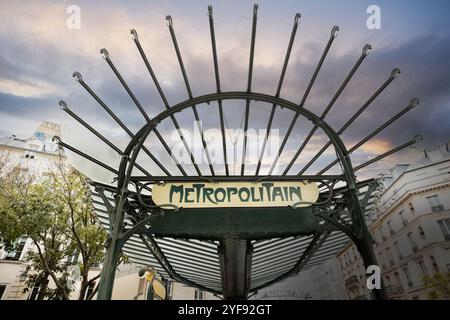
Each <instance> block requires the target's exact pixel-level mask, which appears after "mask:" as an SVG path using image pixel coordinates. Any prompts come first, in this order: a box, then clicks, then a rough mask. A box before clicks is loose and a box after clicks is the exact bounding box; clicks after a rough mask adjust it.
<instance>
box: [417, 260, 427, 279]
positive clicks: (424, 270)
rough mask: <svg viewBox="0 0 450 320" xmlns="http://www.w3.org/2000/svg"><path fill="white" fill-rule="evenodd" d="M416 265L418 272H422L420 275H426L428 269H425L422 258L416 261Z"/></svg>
mask: <svg viewBox="0 0 450 320" xmlns="http://www.w3.org/2000/svg"><path fill="white" fill-rule="evenodd" d="M417 265H418V266H419V269H420V272H421V273H422V275H424V276H426V277H427V276H428V271H427V267H426V266H425V263H423V261H422V260H419V261H417Z"/></svg>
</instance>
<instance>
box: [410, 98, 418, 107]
mask: <svg viewBox="0 0 450 320" xmlns="http://www.w3.org/2000/svg"><path fill="white" fill-rule="evenodd" d="M419 104H420V100H419V99H418V98H412V99H411V100H410V101H409V105H410V106H411V107H417V106H418V105H419Z"/></svg>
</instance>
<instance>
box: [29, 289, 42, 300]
mask: <svg viewBox="0 0 450 320" xmlns="http://www.w3.org/2000/svg"><path fill="white" fill-rule="evenodd" d="M40 288H41V287H40V286H34V287H33V290H31V293H30V296H29V297H28V300H36V298H37V296H38V294H39V289H40Z"/></svg>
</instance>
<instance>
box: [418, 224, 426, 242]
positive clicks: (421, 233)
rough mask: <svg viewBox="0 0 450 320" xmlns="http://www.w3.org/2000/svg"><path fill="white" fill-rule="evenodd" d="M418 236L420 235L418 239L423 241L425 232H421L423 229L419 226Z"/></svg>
mask: <svg viewBox="0 0 450 320" xmlns="http://www.w3.org/2000/svg"><path fill="white" fill-rule="evenodd" d="M418 229H419V234H420V237H421V238H422V239H423V240H425V238H426V237H425V231H423V228H422V227H421V226H419V228H418Z"/></svg>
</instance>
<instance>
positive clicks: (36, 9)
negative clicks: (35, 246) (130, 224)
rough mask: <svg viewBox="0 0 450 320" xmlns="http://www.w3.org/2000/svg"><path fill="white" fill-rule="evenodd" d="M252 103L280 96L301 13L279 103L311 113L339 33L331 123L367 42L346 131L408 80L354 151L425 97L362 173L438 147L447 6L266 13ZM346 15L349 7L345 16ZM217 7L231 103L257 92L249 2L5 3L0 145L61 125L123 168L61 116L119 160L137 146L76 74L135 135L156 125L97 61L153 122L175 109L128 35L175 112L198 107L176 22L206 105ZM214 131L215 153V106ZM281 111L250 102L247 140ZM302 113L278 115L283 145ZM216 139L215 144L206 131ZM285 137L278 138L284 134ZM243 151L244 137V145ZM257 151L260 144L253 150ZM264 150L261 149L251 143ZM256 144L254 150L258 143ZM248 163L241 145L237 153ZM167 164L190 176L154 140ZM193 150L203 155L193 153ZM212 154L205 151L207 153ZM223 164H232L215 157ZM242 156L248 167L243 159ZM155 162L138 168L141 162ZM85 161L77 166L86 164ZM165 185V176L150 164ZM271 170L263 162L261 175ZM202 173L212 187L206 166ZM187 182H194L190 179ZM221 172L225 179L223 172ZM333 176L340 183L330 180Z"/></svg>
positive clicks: (446, 98) (350, 136)
mask: <svg viewBox="0 0 450 320" xmlns="http://www.w3.org/2000/svg"><path fill="white" fill-rule="evenodd" d="M258 3H259V11H258V26H257V31H256V46H255V61H254V70H253V82H252V91H255V92H263V93H267V94H275V91H276V87H277V82H278V79H279V75H280V70H281V67H282V63H283V58H284V55H285V52H286V48H287V44H288V41H289V36H290V33H291V29H292V24H293V20H294V16H295V13H297V12H299V13H301V14H302V17H301V21H300V25H299V28H298V32H297V36H296V39H295V43H294V45H293V49H292V54H291V59H290V62H289V66H288V69H287V73H286V77H285V79H284V83H283V88H282V90H281V94H280V96H281V97H283V98H285V99H288V100H291V101H293V102H296V103H299V102H300V100H301V98H302V96H303V93H304V91H305V88H306V86H307V84H308V81H309V79H310V78H311V75H312V73H313V71H314V68H315V66H316V64H317V62H318V60H319V58H320V55H321V54H322V51H323V49H324V47H325V45H326V43H327V41H328V39H329V35H330V30H331V28H332V26H333V25H338V26H339V27H340V31H339V32H338V36H337V38H336V39H335V41H334V43H333V45H332V47H331V50H330V52H329V55H328V57H327V59H326V60H325V63H324V65H323V68H322V70H321V72H320V74H319V76H318V78H317V80H316V83H315V85H314V87H313V89H312V91H311V93H310V94H309V96H308V99H307V101H306V103H305V108H307V109H309V110H311V111H313V112H315V113H316V114H318V115H320V114H321V113H322V111H323V110H324V108H325V106H326V105H327V104H328V102H329V101H330V100H331V98H332V97H333V95H334V94H335V92H336V90H337V89H338V87H339V85H340V84H341V83H342V81H343V80H344V78H345V77H346V75H347V74H348V72H349V71H350V70H351V68H352V67H353V65H354V64H355V62H356V61H357V59H358V58H359V56H360V55H361V49H362V47H363V46H364V45H365V44H366V43H370V44H371V45H372V46H373V50H371V51H370V54H369V56H368V57H367V58H366V59H365V60H364V62H363V64H362V65H361V66H360V68H359V69H358V71H357V72H356V74H355V76H354V78H353V79H352V81H351V82H350V83H349V84H348V86H347V87H346V88H345V90H344V92H343V93H342V94H341V96H340V97H339V99H338V100H337V101H336V103H335V104H334V106H333V108H332V109H331V111H330V113H329V114H328V115H327V117H326V120H328V121H329V123H330V124H331V125H332V126H333V128H334V129H336V130H338V129H339V128H340V127H341V126H342V125H343V124H344V123H345V122H346V121H347V120H348V119H349V118H350V117H351V115H352V113H353V112H355V111H356V110H357V109H358V108H359V107H360V106H362V105H363V104H364V102H365V101H366V100H367V99H368V98H369V97H370V96H371V94H372V93H373V92H375V91H376V90H377V89H378V88H379V87H380V86H381V84H382V83H383V82H384V81H385V80H386V79H387V78H388V76H389V74H390V72H391V70H392V69H394V68H396V67H398V68H400V69H401V75H400V77H399V78H398V79H396V80H395V81H394V82H393V83H392V84H391V85H390V86H389V87H388V88H387V89H386V90H385V91H384V92H383V93H382V95H380V96H379V97H378V98H377V99H376V100H375V102H374V103H372V104H371V105H370V106H369V107H368V109H367V110H366V111H365V112H364V113H363V114H362V115H361V116H360V117H359V118H358V119H357V120H356V121H355V122H354V123H353V124H352V126H351V127H350V128H348V129H347V130H346V131H345V133H344V134H343V135H342V138H343V140H344V142H345V143H346V145H347V147H348V148H350V147H351V146H352V145H354V144H355V143H357V142H358V141H359V140H360V139H362V138H363V137H365V136H366V135H367V134H368V133H370V132H371V131H373V130H374V129H376V128H377V127H378V126H379V125H381V124H382V123H383V122H384V121H387V120H388V119H389V118H390V117H391V116H392V115H394V114H395V113H397V112H399V111H400V110H401V109H402V108H404V107H405V106H407V105H408V103H409V100H410V99H411V98H413V97H417V98H419V99H420V101H421V104H420V106H419V107H418V108H416V109H414V110H413V111H412V112H410V113H408V114H406V115H405V116H403V117H402V118H401V119H400V121H398V122H397V123H395V124H394V125H392V126H390V127H389V128H388V129H387V130H385V131H383V132H382V133H381V134H379V135H377V136H376V137H375V138H374V139H373V140H371V141H370V142H368V143H366V144H364V145H363V146H362V147H361V148H360V149H359V150H358V151H355V152H354V153H353V155H352V160H353V162H354V164H355V165H357V164H359V163H362V162H364V161H366V160H367V159H370V158H372V157H374V156H376V155H378V154H380V153H383V152H385V151H387V150H389V149H391V148H392V147H395V146H397V145H400V144H402V143H404V142H406V141H408V140H410V139H411V138H412V137H413V136H414V135H415V134H421V135H422V136H423V138H424V140H423V142H422V143H420V144H418V147H419V148H425V147H432V146H435V145H438V144H441V143H444V142H446V141H448V139H449V138H450V125H449V123H450V90H449V89H450V80H449V79H450V77H449V76H448V71H449V70H450V60H449V59H448V57H449V56H450V20H449V19H448V17H447V14H448V12H449V11H450V10H449V9H450V3H449V2H448V1H445V0H442V1H438V0H435V1H395V2H394V1H370V2H366V1H345V2H343V1H341V2H337V1H259V2H258ZM343 3H345V4H343ZM208 4H212V5H213V8H214V22H215V29H216V40H217V49H218V56H219V68H220V74H221V83H222V90H223V91H228V90H242V91H244V90H246V85H247V74H248V55H249V48H250V35H251V25H252V6H253V2H250V1H212V0H210V1H195V2H194V1H127V2H124V1H97V2H95V3H93V2H92V1H39V2H36V1H20V2H19V1H16V2H13V1H2V2H1V4H0V43H1V50H0V118H1V120H2V121H1V126H0V137H3V136H6V135H11V134H15V135H16V136H18V137H29V136H30V135H31V134H32V132H33V130H34V129H35V128H36V127H37V126H38V125H39V123H40V122H41V121H42V120H48V121H53V122H56V123H59V124H61V125H62V128H63V134H62V135H63V139H64V140H66V141H68V142H70V143H71V144H73V145H75V146H77V147H79V148H80V149H81V150H83V151H86V152H89V153H90V154H92V155H94V156H95V157H97V158H99V159H101V160H102V161H104V162H106V163H110V164H112V165H116V164H117V161H118V156H117V155H116V154H115V153H114V151H112V150H111V149H110V148H108V147H107V146H103V145H102V142H101V141H100V140H98V139H97V138H95V136H93V135H92V134H90V133H89V132H88V131H87V130H85V129H84V128H83V127H81V126H80V125H77V123H76V122H75V121H74V120H73V119H71V117H70V116H68V115H67V114H66V113H65V112H63V111H62V110H61V108H59V106H58V101H59V100H60V99H63V100H65V101H67V103H68V105H69V107H70V108H71V110H73V111H74V112H76V113H77V114H78V115H80V116H81V117H82V118H83V119H85V120H86V121H87V122H88V123H89V124H91V125H94V126H95V127H96V128H97V129H98V131H99V132H101V133H102V134H103V135H104V136H105V137H107V138H108V139H110V140H111V141H112V142H113V143H114V144H116V145H117V146H118V147H119V148H124V147H125V145H126V142H127V141H128V140H129V137H128V136H127V135H126V134H125V133H124V132H123V130H122V129H121V128H120V127H119V126H118V125H117V124H116V123H115V122H114V120H113V119H112V118H110V117H109V116H108V115H107V114H106V113H105V111H104V110H102V109H101V107H100V106H99V105H98V104H97V103H96V102H95V101H94V100H93V99H92V97H90V96H89V94H88V93H87V92H86V91H85V90H84V89H83V88H82V87H81V86H80V85H79V84H78V83H77V82H76V81H74V79H73V78H72V73H73V72H74V71H75V70H77V71H79V72H80V73H81V74H82V75H83V79H84V80H85V81H86V83H87V84H88V85H89V86H90V87H91V88H92V89H93V90H94V91H95V92H96V93H97V94H98V96H99V97H101V99H103V101H104V102H105V103H106V104H107V105H108V106H109V107H110V108H111V109H112V110H113V111H114V112H115V113H116V114H117V115H118V116H119V117H120V119H121V120H122V121H123V122H124V123H126V125H127V126H129V128H130V129H131V130H132V131H133V132H136V131H137V130H138V129H139V128H140V127H141V126H142V125H143V124H144V121H145V120H144V118H143V116H142V114H141V113H140V112H139V110H138V109H137V107H136V106H135V105H134V103H133V101H132V100H131V99H130V97H129V96H128V95H127V93H126V91H125V90H124V89H123V87H122V86H121V84H120V82H119V81H118V80H117V78H116V77H115V75H114V74H113V72H112V71H111V69H110V68H109V66H108V65H107V63H106V61H105V60H104V59H102V56H101V55H100V53H99V50H100V49H101V48H106V49H107V50H108V51H109V54H110V57H111V60H112V61H113V63H114V64H115V66H116V67H117V69H118V70H119V72H120V73H121V74H122V76H123V78H124V79H125V80H126V81H127V83H128V84H129V86H130V88H131V90H132V91H133V92H134V94H135V95H136V97H137V98H138V99H139V101H140V102H141V104H142V106H143V107H144V109H145V111H146V112H147V113H148V115H149V116H150V117H153V116H155V115H157V114H158V113H159V112H161V111H162V110H163V109H164V105H163V104H162V100H161V98H160V97H159V95H158V93H157V91H156V89H155V87H154V85H153V83H152V80H151V78H150V76H149V74H148V72H147V70H146V68H145V65H144V63H143V61H142V59H141V57H140V55H139V52H138V51H137V49H136V46H135V44H134V43H133V41H132V38H131V36H130V29H133V28H134V29H136V30H137V32H138V34H139V40H140V42H141V44H142V47H143V48H144V50H145V52H146V54H147V56H148V58H149V60H150V63H151V64H152V66H153V68H154V71H155V73H156V75H157V77H158V79H159V81H160V83H161V86H162V88H163V90H164V92H165V94H166V96H167V99H168V101H169V103H170V104H171V105H175V104H176V103H179V102H181V101H183V100H185V99H187V98H188V96H187V92H186V88H185V86H184V82H183V78H182V75H181V72H180V69H179V65H178V62H177V59H176V55H175V51H174V48H173V44H172V42H171V38H170V34H169V31H168V28H167V25H166V22H165V16H166V15H167V14H170V15H172V18H173V21H174V28H175V32H176V35H177V38H178V42H179V46H180V50H181V53H182V55H183V58H184V63H185V65H186V70H187V74H188V77H189V81H190V83H191V86H192V91H193V94H194V96H198V95H202V94H206V93H211V92H214V91H215V89H216V88H215V81H214V69H213V64H212V54H211V44H210V34H209V25H208V17H207V5H208ZM371 4H375V5H378V6H379V8H380V10H381V29H379V30H370V29H369V28H367V26H366V20H367V18H368V17H369V14H368V13H367V12H366V10H367V7H368V6H369V5H371ZM71 5H76V6H78V7H79V8H80V18H81V20H80V28H79V29H70V28H68V27H67V20H68V19H69V18H70V13H67V8H68V7H69V6H71ZM244 106H245V103H244V102H239V101H230V102H227V103H224V108H225V118H226V121H227V127H228V128H229V129H230V130H229V135H228V137H227V141H228V145H229V150H228V151H227V153H228V154H229V157H232V155H233V153H232V148H231V147H230V146H232V142H233V141H234V140H233V139H234V138H235V137H234V136H233V129H234V130H236V129H239V128H241V127H242V119H243V112H244ZM197 107H198V112H199V114H200V118H201V119H202V120H203V127H204V129H205V130H206V131H207V133H209V135H207V138H208V141H209V142H210V143H211V145H212V147H213V146H214V145H218V146H221V144H220V143H221V142H220V141H221V140H220V139H219V140H217V139H214V138H215V137H217V136H218V135H217V130H216V131H214V129H215V128H216V129H217V128H219V127H220V125H219V117H218V112H217V105H216V104H211V105H209V106H208V105H199V106H197ZM271 107H272V106H271V105H268V104H264V103H256V102H254V103H252V104H251V106H250V120H249V127H250V128H252V129H255V130H256V131H255V132H258V131H257V130H258V129H264V128H266V126H267V121H268V117H269V113H270V109H271ZM293 115H294V113H293V112H292V111H289V110H280V109H279V108H278V109H277V112H276V114H275V118H274V124H273V128H275V129H278V130H279V136H280V138H281V139H282V137H283V135H284V133H285V132H286V129H287V127H288V126H289V123H290V122H291V120H292V118H293ZM177 118H178V119H179V122H180V125H181V126H182V127H183V128H185V129H186V130H187V132H190V133H192V131H193V129H194V126H195V124H194V122H193V121H194V117H193V113H192V110H191V109H189V110H185V111H183V112H182V113H180V114H177ZM311 128H312V125H311V124H310V123H309V122H308V121H306V119H302V118H300V119H299V120H298V121H297V123H296V125H295V127H294V130H293V132H292V137H291V138H290V139H289V141H288V143H287V145H286V148H285V150H284V152H283V154H282V156H281V158H280V161H279V162H280V168H279V169H278V170H279V171H278V172H279V173H280V172H282V171H283V166H284V167H285V166H286V164H287V163H289V162H290V160H291V158H292V155H293V154H295V151H296V148H298V146H299V145H300V144H301V142H302V141H303V139H304V137H305V136H306V135H307V134H308V132H309V130H310V129H311ZM173 129H174V126H173V124H172V123H171V121H170V120H167V121H164V122H163V123H162V124H161V129H160V131H161V133H162V134H163V135H164V136H165V137H166V139H167V140H168V141H169V142H170V144H171V146H172V147H175V146H176V144H177V142H179V141H177V139H176V136H174V135H173ZM208 130H209V131H208ZM274 134H275V133H274ZM237 137H238V140H239V138H241V136H237ZM250 139H251V140H252V139H254V140H255V139H256V134H255V136H254V137H253V136H252V137H251V138H250ZM252 141H253V140H252ZM255 141H256V140H255ZM326 142H327V139H326V137H325V136H324V135H323V134H322V132H320V131H317V134H316V135H314V136H313V138H312V139H311V143H310V144H309V145H308V147H307V148H306V149H305V151H304V152H303V153H302V154H301V156H300V157H299V159H298V160H297V162H296V165H294V167H293V168H292V170H291V171H290V173H291V174H294V173H297V172H298V171H299V170H300V169H301V168H302V164H305V163H307V162H308V161H309V159H310V158H311V157H312V156H313V155H314V153H315V152H316V151H317V150H318V149H320V148H321V147H322V146H323V144H324V143H326ZM236 143H237V148H236V149H237V150H240V148H239V147H240V146H241V145H242V142H239V141H237V140H236ZM146 145H147V146H148V148H149V149H151V150H152V152H153V153H155V155H157V157H158V158H159V159H161V161H162V162H164V163H165V164H167V166H168V167H169V168H170V169H171V170H173V172H174V173H178V172H177V169H176V168H175V166H174V165H173V164H171V163H170V158H169V156H168V155H167V154H166V153H165V151H164V149H163V148H162V146H161V145H160V144H159V143H158V142H157V140H156V139H155V137H154V136H153V135H152V136H150V137H149V141H148V142H147V144H146ZM194 149H195V147H194ZM200 149H201V147H200ZM217 150H218V151H217V153H216V156H217V158H223V154H222V153H221V152H222V151H221V150H220V148H217ZM333 153H334V151H333V150H332V148H329V149H328V150H327V152H325V153H324V155H323V157H321V158H320V159H319V160H318V161H317V162H316V163H315V164H314V165H313V166H312V167H311V168H310V169H309V170H308V171H307V173H315V172H317V171H318V170H320V169H321V168H322V167H324V166H325V165H326V164H328V163H329V162H330V161H332V160H333V159H334V158H333V157H334V155H333ZM418 153H419V151H417V149H408V150H405V151H403V152H401V153H399V154H396V155H395V156H393V157H391V158H389V159H386V160H385V161H383V162H381V163H380V164H378V165H374V166H371V167H368V168H367V169H365V170H364V171H363V172H361V173H360V174H358V175H359V178H361V177H365V176H370V175H374V174H376V173H377V172H380V171H383V170H385V169H386V168H388V167H390V166H392V165H393V164H395V163H398V162H409V161H413V160H414V159H416V158H417V157H418ZM240 156H241V151H237V154H236V158H237V159H240ZM144 158H145V155H141V156H140V161H141V163H145V162H146V161H148V159H144ZM257 158H258V157H257V156H256V157H255V156H252V155H250V157H249V158H248V159H247V163H248V167H247V168H248V170H247V171H246V173H247V174H251V173H252V172H253V171H254V170H255V167H256V162H257ZM74 161H75V160H74ZM147 166H148V167H149V168H150V170H153V171H151V172H152V173H153V174H159V173H161V172H160V171H158V169H157V168H156V167H155V166H154V165H153V164H151V163H150V162H148V163H147ZM269 167H270V163H264V165H263V169H262V173H264V172H267V171H268V168H269ZM201 169H202V171H203V170H204V172H205V174H208V173H209V171H208V169H207V166H206V165H203V166H201ZM186 170H187V171H188V172H189V173H193V172H194V171H193V169H192V166H189V165H186ZM223 172H224V171H223V165H220V164H218V165H217V173H223ZM330 172H332V171H330Z"/></svg>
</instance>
